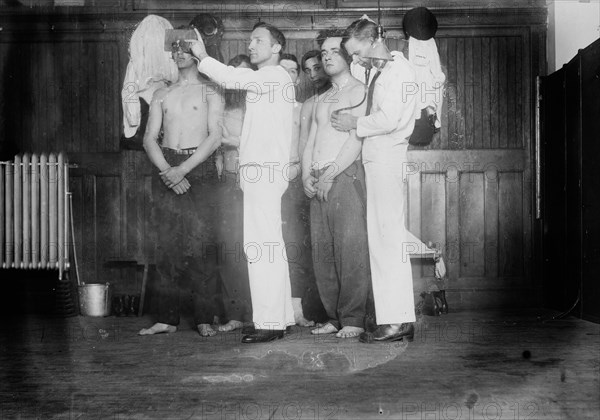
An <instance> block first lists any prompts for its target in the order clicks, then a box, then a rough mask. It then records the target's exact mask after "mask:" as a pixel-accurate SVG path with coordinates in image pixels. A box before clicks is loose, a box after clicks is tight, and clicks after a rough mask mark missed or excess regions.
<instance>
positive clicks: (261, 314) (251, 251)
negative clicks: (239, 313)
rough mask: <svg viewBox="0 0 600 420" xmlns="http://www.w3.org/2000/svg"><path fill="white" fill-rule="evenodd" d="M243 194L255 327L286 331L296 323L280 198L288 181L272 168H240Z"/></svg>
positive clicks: (245, 244) (245, 239)
mask: <svg viewBox="0 0 600 420" xmlns="http://www.w3.org/2000/svg"><path fill="white" fill-rule="evenodd" d="M240 186H241V188H242V190H243V191H244V253H245V254H246V258H247V259H248V277H249V280H250V295H251V298H252V312H253V315H252V319H253V321H254V324H255V327H256V328H258V329H266V330H283V329H285V328H286V327H287V326H288V325H293V324H294V311H293V308H292V290H291V285H290V274H289V267H288V262H287V253H286V249H285V244H284V241H283V233H282V226H281V197H282V195H283V193H284V192H285V190H286V189H287V187H288V180H287V179H286V178H285V177H284V175H283V173H282V172H281V171H278V170H276V169H274V168H273V167H267V166H260V165H244V166H241V167H240Z"/></svg>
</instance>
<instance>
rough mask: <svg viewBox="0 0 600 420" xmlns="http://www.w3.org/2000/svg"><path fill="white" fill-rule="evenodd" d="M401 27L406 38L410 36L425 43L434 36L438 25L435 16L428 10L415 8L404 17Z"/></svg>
mask: <svg viewBox="0 0 600 420" xmlns="http://www.w3.org/2000/svg"><path fill="white" fill-rule="evenodd" d="M402 27H403V29H404V34H405V35H406V37H407V38H408V37H409V36H412V37H413V38H416V39H419V40H421V41H425V40H428V39H430V38H433V37H434V36H435V32H436V31H437V27H438V23H437V19H436V18H435V15H434V14H433V13H431V11H430V10H429V9H428V8H426V7H415V8H414V9H410V10H409V11H408V12H406V14H405V15H404V19H403V20H402Z"/></svg>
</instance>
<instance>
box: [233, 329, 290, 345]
mask: <svg viewBox="0 0 600 420" xmlns="http://www.w3.org/2000/svg"><path fill="white" fill-rule="evenodd" d="M280 338H283V330H255V332H254V333H253V334H248V335H245V336H243V337H242V343H246V344H253V343H267V342H269V341H273V340H278V339H280Z"/></svg>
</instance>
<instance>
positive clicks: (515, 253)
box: [498, 172, 526, 277]
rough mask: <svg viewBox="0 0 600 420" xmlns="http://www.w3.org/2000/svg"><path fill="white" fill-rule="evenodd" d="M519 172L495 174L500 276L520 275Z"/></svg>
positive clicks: (521, 220)
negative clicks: (496, 177) (496, 175)
mask: <svg viewBox="0 0 600 420" xmlns="http://www.w3.org/2000/svg"><path fill="white" fill-rule="evenodd" d="M523 188H524V185H523V174H522V173H518V172H500V173H499V174H498V206H499V211H498V236H499V241H498V246H499V249H498V251H499V252H498V255H499V256H500V261H499V264H498V269H499V271H500V272H499V274H500V276H502V277H520V276H523V259H524V256H525V255H526V254H524V252H525V247H524V244H523V234H524V232H523V224H524V223H523V222H524V221H523Z"/></svg>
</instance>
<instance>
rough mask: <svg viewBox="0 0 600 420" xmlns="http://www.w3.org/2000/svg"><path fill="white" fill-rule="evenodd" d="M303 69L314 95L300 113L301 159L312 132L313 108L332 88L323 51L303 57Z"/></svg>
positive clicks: (316, 51)
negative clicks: (322, 57)
mask: <svg viewBox="0 0 600 420" xmlns="http://www.w3.org/2000/svg"><path fill="white" fill-rule="evenodd" d="M300 63H301V67H302V71H303V72H304V74H306V75H307V76H308V78H309V80H310V82H311V84H312V88H313V90H314V94H313V95H312V96H310V97H309V98H308V99H307V100H306V101H304V103H303V104H302V110H301V111H300V138H299V145H298V150H299V153H300V157H302V155H303V154H304V148H305V147H306V142H307V141H308V134H309V132H310V125H311V122H312V114H313V106H314V105H315V103H316V101H317V98H319V95H322V94H323V93H324V92H325V91H326V90H327V89H329V88H330V87H331V80H330V79H329V76H328V75H327V73H325V70H324V69H323V61H322V59H321V51H319V50H311V51H309V52H307V53H306V54H304V56H302V60H301V62H300Z"/></svg>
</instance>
